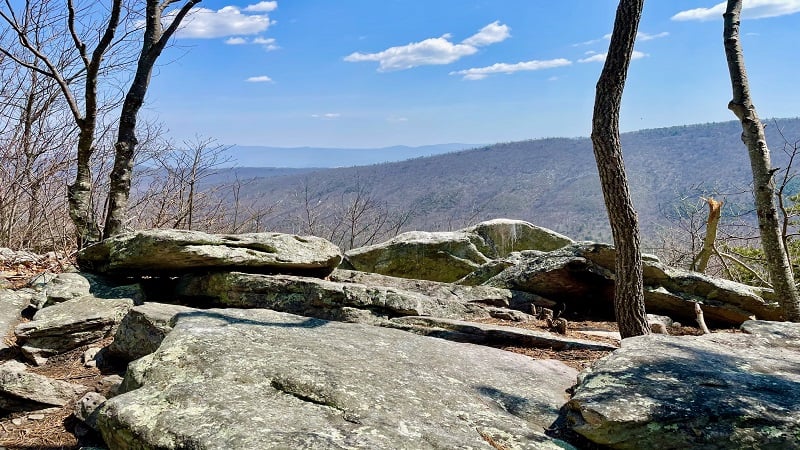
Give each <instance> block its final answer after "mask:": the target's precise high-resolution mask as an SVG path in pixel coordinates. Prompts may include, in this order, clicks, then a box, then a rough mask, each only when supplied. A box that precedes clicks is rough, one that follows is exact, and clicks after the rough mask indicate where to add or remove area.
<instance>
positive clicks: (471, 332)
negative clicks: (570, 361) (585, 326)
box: [392, 317, 618, 351]
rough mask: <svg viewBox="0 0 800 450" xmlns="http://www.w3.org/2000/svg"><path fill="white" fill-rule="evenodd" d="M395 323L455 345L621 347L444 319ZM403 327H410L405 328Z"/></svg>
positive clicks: (405, 318)
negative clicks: (467, 343)
mask: <svg viewBox="0 0 800 450" xmlns="http://www.w3.org/2000/svg"><path fill="white" fill-rule="evenodd" d="M392 323H394V324H397V325H399V326H400V327H401V328H404V329H408V330H409V331H414V332H417V333H420V334H424V335H426V336H434V337H440V338H443V339H450V340H456V341H467V342H472V343H475V344H483V345H512V346H520V347H538V348H552V349H555V350H569V349H582V350H605V351H613V350H616V349H617V348H618V347H617V346H614V345H610V344H605V343H602V342H596V341H590V340H587V339H576V338H569V337H566V336H562V335H559V334H555V333H548V332H544V331H535V330H527V329H524V328H516V327H506V326H502V325H493V324H488V323H476V322H468V321H464V320H452V319H441V318H436V317H398V318H395V319H392ZM404 326H410V327H408V328H405V327H404Z"/></svg>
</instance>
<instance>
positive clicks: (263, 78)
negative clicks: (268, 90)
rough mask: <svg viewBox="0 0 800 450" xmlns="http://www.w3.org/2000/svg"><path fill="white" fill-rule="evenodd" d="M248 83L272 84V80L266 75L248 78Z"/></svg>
mask: <svg viewBox="0 0 800 450" xmlns="http://www.w3.org/2000/svg"><path fill="white" fill-rule="evenodd" d="M245 81H247V82H248V83H272V78H270V77H268V76H266V75H259V76H257V77H250V78H248V79H246V80H245Z"/></svg>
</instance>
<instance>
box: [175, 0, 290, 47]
mask: <svg viewBox="0 0 800 450" xmlns="http://www.w3.org/2000/svg"><path fill="white" fill-rule="evenodd" d="M265 4H267V5H265ZM272 4H274V7H272V9H269V8H270V7H271V6H272ZM276 7H277V2H261V3H257V4H255V5H250V6H247V7H246V8H244V11H247V12H255V13H256V14H244V13H242V10H241V9H239V7H237V6H225V7H224V8H222V9H219V10H216V11H215V10H212V9H208V8H196V9H193V10H192V12H191V13H190V14H189V15H188V16H187V17H186V19H184V21H183V25H182V26H181V28H180V29H179V30H178V32H177V33H176V37H178V38H195V39H214V38H223V37H228V36H248V35H254V34H259V33H262V32H264V31H266V30H267V28H269V26H270V25H271V24H272V23H273V21H272V20H271V19H270V18H269V16H268V15H267V14H266V13H267V12H269V11H272V10H274V9H275V8H276ZM176 13H177V10H174V11H172V12H170V13H169V14H167V20H169V18H170V17H171V16H173V15H174V14H176Z"/></svg>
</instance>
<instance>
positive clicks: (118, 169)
mask: <svg viewBox="0 0 800 450" xmlns="http://www.w3.org/2000/svg"><path fill="white" fill-rule="evenodd" d="M178 1H179V0H147V9H146V14H145V31H144V38H143V42H142V52H141V53H140V54H139V61H138V63H137V66H136V74H135V75H134V77H133V82H132V83H131V87H130V89H128V93H127V95H126V96H125V102H124V103H123V104H122V111H121V113H120V121H119V133H118V135H117V143H116V144H115V145H114V168H113V169H112V170H111V177H110V188H109V193H108V213H107V214H106V224H105V228H104V229H103V236H104V237H111V236H114V235H116V234H119V233H121V232H123V231H124V227H125V217H126V215H127V210H128V199H129V197H130V192H131V174H132V172H133V157H134V154H135V151H136V144H137V143H138V141H137V140H136V116H137V115H138V114H139V109H140V108H141V107H142V104H143V103H144V97H145V94H147V87H148V86H149V84H150V75H151V74H152V73H153V66H154V65H155V63H156V60H157V59H158V57H159V56H160V55H161V52H162V51H163V50H164V47H165V46H166V45H167V42H168V41H169V38H170V37H172V35H173V34H174V33H175V31H176V30H177V29H178V27H179V26H180V24H181V21H182V20H183V19H184V18H185V17H186V15H187V14H188V13H189V11H190V10H191V9H192V7H194V5H196V4H198V3H200V1H201V0H188V1H187V2H186V3H184V4H183V6H182V7H181V8H180V10H178V12H177V13H176V14H175V15H174V16H173V17H172V21H171V22H170V24H169V26H168V27H167V28H166V29H164V28H163V25H162V23H161V21H162V18H163V15H164V10H165V9H166V8H167V7H169V6H170V5H172V4H173V3H177V2H178Z"/></svg>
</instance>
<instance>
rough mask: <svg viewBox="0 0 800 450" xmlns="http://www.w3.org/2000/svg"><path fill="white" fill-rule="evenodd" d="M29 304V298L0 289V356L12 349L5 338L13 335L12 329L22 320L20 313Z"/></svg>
mask: <svg viewBox="0 0 800 450" xmlns="http://www.w3.org/2000/svg"><path fill="white" fill-rule="evenodd" d="M29 304H30V296H26V295H22V294H20V293H17V292H15V291H12V290H9V289H0V356H3V355H4V354H6V353H8V352H9V351H10V349H11V348H12V346H11V345H9V344H8V342H7V340H6V337H9V336H12V335H13V334H14V328H15V327H16V326H17V324H18V323H19V321H20V320H21V319H22V311H23V310H24V309H25V308H26V307H27V306H28V305H29Z"/></svg>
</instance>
